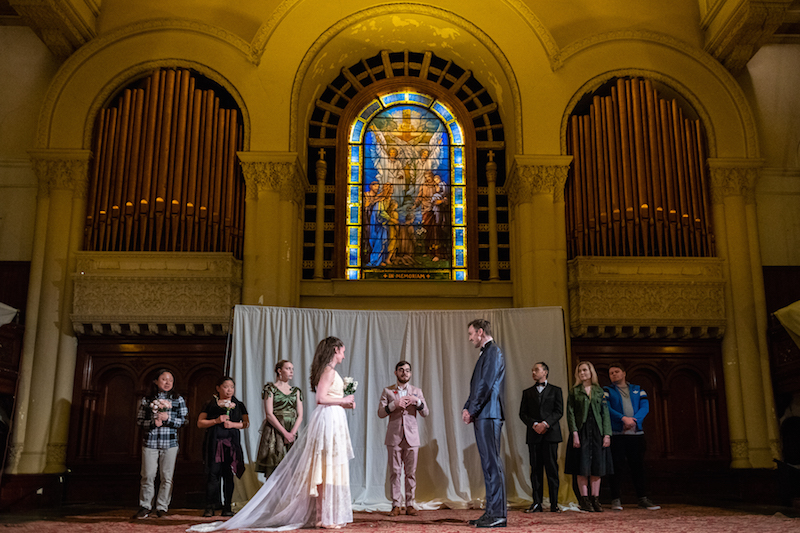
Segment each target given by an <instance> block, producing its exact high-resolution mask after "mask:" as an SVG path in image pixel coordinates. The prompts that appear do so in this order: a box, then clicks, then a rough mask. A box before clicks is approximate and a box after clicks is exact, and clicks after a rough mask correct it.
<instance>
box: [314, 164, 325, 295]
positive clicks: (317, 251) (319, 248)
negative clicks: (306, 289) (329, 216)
mask: <svg viewBox="0 0 800 533" xmlns="http://www.w3.org/2000/svg"><path fill="white" fill-rule="evenodd" d="M324 157H325V150H324V149H323V148H320V149H319V160H318V161H317V168H316V171H317V216H316V230H315V232H314V279H322V267H323V263H324V261H325V253H324V252H325V178H326V177H327V175H328V163H326V162H325V159H323V158H324Z"/></svg>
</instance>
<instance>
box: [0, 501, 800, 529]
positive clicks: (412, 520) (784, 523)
mask: <svg viewBox="0 0 800 533" xmlns="http://www.w3.org/2000/svg"><path fill="white" fill-rule="evenodd" d="M133 512H134V509H108V508H97V509H94V508H92V507H90V506H81V507H80V508H75V509H70V508H62V509H61V510H60V511H53V512H50V513H48V514H45V515H39V516H34V515H27V514H26V515H15V514H5V515H2V516H0V532H16V531H20V532H36V533H56V532H58V533H116V532H119V533H122V532H126V533H127V532H132V533H138V532H141V533H145V532H158V533H182V532H183V531H185V530H186V528H187V527H189V526H190V525H193V524H196V523H198V522H203V521H210V520H211V519H210V518H201V517H200V516H199V515H200V511H197V510H186V509H176V510H175V511H174V512H173V513H172V514H170V515H169V516H168V517H165V518H161V519H158V518H149V519H145V520H135V521H133V520H130V516H131V515H132V514H133ZM480 514H481V513H480V512H479V511H461V510H449V509H446V510H441V511H421V512H420V513H419V515H418V516H416V517H410V516H399V517H397V518H389V517H387V516H385V515H384V514H382V513H356V514H355V523H353V524H351V525H350V526H349V527H347V528H346V529H345V530H344V531H351V532H352V533H367V532H373V531H375V532H380V533H395V532H396V533H416V532H429V533H433V532H435V533H451V532H461V531H473V530H474V528H473V527H470V526H469V525H467V524H466V521H467V520H469V519H470V518H477V517H478V516H479V515H480ZM218 519H219V518H217V520H218ZM494 531H498V532H499V531H503V530H501V529H495V530H494ZM504 531H507V532H509V533H512V532H514V533H517V532H523V531H525V532H528V531H535V532H537V533H538V532H559V533H563V532H564V531H568V532H570V533H583V532H587V533H588V532H591V533H622V532H648V533H649V532H665V533H677V532H703V533H711V532H715V533H716V532H719V533H729V532H736V531H741V532H747V533H758V532H762V531H763V532H765V533H767V532H769V533H783V532H800V518H789V517H787V516H784V515H783V514H781V513H775V514H772V515H769V514H767V515H765V514H755V513H749V512H743V511H735V510H728V509H720V508H715V507H697V506H688V505H667V506H665V507H664V508H663V509H662V510H660V511H647V510H640V509H634V508H631V509H626V510H625V511H622V512H613V511H610V510H607V511H605V512H603V513H579V512H574V511H568V512H564V513H561V514H554V515H551V514H550V513H538V514H533V515H530V514H525V513H522V512H520V511H517V510H512V511H510V512H509V520H508V527H507V528H506V529H505V530H504Z"/></svg>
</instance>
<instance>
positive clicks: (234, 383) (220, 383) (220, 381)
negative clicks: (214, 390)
mask: <svg viewBox="0 0 800 533" xmlns="http://www.w3.org/2000/svg"><path fill="white" fill-rule="evenodd" d="M226 381H233V378H232V377H230V376H222V377H221V378H219V379H218V380H217V387H219V386H220V385H222V384H223V383H225V382H226ZM233 385H234V386H235V385H236V382H235V381H233Z"/></svg>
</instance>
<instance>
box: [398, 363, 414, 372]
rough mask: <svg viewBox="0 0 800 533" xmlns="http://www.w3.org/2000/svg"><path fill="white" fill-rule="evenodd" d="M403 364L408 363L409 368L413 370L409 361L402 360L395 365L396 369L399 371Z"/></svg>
mask: <svg viewBox="0 0 800 533" xmlns="http://www.w3.org/2000/svg"><path fill="white" fill-rule="evenodd" d="M403 365H408V369H409V370H411V363H409V362H408V361H400V362H399V363H397V364H396V365H394V371H395V372H397V371H398V370H400V367H401V366H403Z"/></svg>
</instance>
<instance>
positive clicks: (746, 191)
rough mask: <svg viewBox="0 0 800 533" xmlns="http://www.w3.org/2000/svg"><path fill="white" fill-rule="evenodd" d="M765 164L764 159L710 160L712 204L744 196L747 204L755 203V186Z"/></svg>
mask: <svg viewBox="0 0 800 533" xmlns="http://www.w3.org/2000/svg"><path fill="white" fill-rule="evenodd" d="M763 164H764V160H763V159H709V160H708V166H709V168H710V170H711V200H712V202H713V203H715V204H719V203H722V201H723V200H724V199H725V197H726V196H744V197H745V201H746V202H747V203H755V185H756V181H757V180H758V176H759V171H760V169H761V167H762V166H763Z"/></svg>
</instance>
